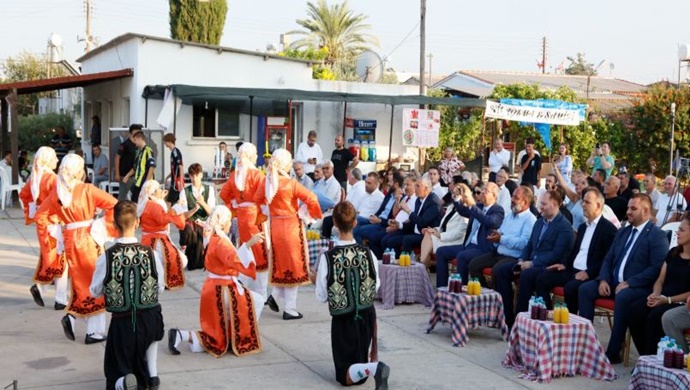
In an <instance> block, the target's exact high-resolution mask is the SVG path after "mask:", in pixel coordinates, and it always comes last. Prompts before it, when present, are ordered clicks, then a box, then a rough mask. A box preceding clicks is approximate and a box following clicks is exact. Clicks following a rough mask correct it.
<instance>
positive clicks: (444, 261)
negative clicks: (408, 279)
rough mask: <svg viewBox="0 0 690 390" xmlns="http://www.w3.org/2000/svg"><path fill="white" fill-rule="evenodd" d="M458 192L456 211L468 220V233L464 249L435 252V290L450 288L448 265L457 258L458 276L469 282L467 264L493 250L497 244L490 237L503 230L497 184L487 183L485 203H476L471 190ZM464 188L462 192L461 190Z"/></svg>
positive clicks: (502, 212)
mask: <svg viewBox="0 0 690 390" xmlns="http://www.w3.org/2000/svg"><path fill="white" fill-rule="evenodd" d="M457 188H458V189H456V192H457V193H456V195H455V202H454V203H453V207H455V210H456V211H457V212H458V214H460V215H462V216H463V217H465V218H469V221H468V223H467V233H466V234H465V242H464V244H463V245H449V246H442V247H440V248H438V250H437V251H436V287H443V286H446V285H448V263H450V261H451V260H452V259H453V258H455V259H456V262H457V265H458V267H457V268H458V273H459V274H460V277H462V280H463V281H467V278H468V274H469V268H468V264H469V262H470V261H472V259H474V258H475V257H478V256H480V255H482V254H484V253H489V252H491V251H493V250H494V248H495V246H494V243H493V242H491V241H489V240H488V239H487V237H489V235H490V234H491V233H493V231H494V230H496V229H498V228H499V227H501V224H502V223H503V217H504V216H505V211H504V210H503V207H501V206H500V205H498V204H497V203H496V200H497V199H498V186H497V185H496V183H491V182H489V183H486V186H485V187H484V190H483V191H482V194H481V195H480V200H482V201H484V203H475V201H474V197H473V196H472V192H471V191H468V190H469V188H467V187H464V186H458V187H457ZM460 188H462V190H460Z"/></svg>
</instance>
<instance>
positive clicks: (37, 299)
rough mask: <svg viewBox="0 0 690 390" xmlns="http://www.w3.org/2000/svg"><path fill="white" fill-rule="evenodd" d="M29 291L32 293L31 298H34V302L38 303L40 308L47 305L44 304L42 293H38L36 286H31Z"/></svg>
mask: <svg viewBox="0 0 690 390" xmlns="http://www.w3.org/2000/svg"><path fill="white" fill-rule="evenodd" d="M29 291H31V296H32V297H34V302H36V304H37V305H38V306H41V307H45V303H43V298H41V292H40V291H38V286H36V285H35V284H34V285H33V286H31V288H30V289H29Z"/></svg>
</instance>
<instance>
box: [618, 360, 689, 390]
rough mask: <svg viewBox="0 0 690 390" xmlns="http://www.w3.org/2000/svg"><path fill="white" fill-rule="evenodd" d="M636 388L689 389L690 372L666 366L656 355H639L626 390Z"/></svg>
mask: <svg viewBox="0 0 690 390" xmlns="http://www.w3.org/2000/svg"><path fill="white" fill-rule="evenodd" d="M638 389H640V390H642V389H690V373H689V372H687V371H686V370H679V369H674V368H666V367H664V364H663V363H662V362H660V361H658V360H657V358H656V356H653V355H652V356H640V358H639V359H637V365H636V366H635V370H634V371H633V373H632V376H631V377H630V384H629V385H628V390H638Z"/></svg>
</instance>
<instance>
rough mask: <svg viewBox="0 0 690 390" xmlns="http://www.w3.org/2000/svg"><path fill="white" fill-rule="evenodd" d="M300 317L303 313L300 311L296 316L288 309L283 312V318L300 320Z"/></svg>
mask: <svg viewBox="0 0 690 390" xmlns="http://www.w3.org/2000/svg"><path fill="white" fill-rule="evenodd" d="M300 318H302V313H299V312H298V313H297V315H296V316H293V315H292V314H290V313H288V312H286V311H284V312H283V319H284V320H299V319H300Z"/></svg>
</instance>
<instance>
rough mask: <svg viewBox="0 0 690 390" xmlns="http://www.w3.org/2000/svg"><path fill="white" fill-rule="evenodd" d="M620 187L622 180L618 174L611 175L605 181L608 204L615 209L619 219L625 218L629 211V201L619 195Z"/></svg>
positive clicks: (614, 211)
mask: <svg viewBox="0 0 690 390" xmlns="http://www.w3.org/2000/svg"><path fill="white" fill-rule="evenodd" d="M619 189H620V180H618V178H617V177H616V176H611V177H609V178H608V179H606V181H605V182H604V198H606V201H605V203H606V205H607V206H609V207H610V208H611V210H613V213H614V214H615V215H616V218H618V220H619V221H624V220H625V214H626V213H627V211H628V201H627V200H626V199H625V198H624V197H622V196H619V195H618V190H619Z"/></svg>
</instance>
